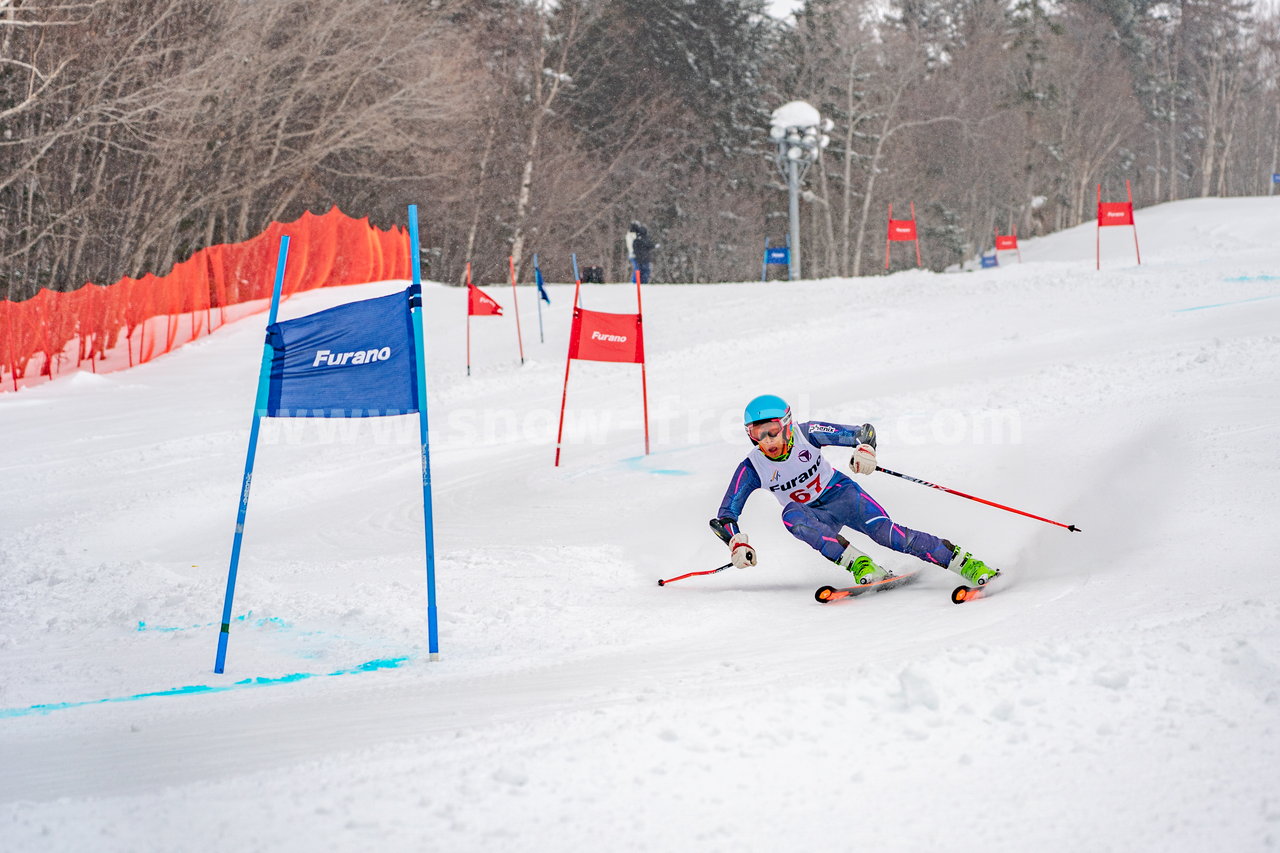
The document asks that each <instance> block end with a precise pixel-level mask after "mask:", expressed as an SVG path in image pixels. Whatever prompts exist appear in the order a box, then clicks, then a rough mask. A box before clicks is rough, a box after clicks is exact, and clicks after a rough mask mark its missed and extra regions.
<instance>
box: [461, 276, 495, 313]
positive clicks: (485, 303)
mask: <svg viewBox="0 0 1280 853" xmlns="http://www.w3.org/2000/svg"><path fill="white" fill-rule="evenodd" d="M467 314H468V315H470V316H473V317H487V316H498V317H501V316H502V306H501V305H499V304H498V303H497V302H496V301H494V299H493V297H492V296H489V295H488V294H487V293H485V292H484V291H482V290H481V289H480V288H478V287H476V286H475V285H474V284H468V285H467Z"/></svg>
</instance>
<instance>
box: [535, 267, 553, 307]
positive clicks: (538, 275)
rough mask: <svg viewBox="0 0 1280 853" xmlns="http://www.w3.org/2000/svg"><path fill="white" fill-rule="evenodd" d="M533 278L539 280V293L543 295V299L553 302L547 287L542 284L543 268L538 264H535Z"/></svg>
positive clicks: (546, 301) (549, 302)
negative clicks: (539, 267)
mask: <svg viewBox="0 0 1280 853" xmlns="http://www.w3.org/2000/svg"><path fill="white" fill-rule="evenodd" d="M533 278H534V280H535V281H537V282H538V295H539V296H541V297H542V301H543V302H545V303H547V304H548V305H550V304H551V297H550V296H547V289H546V288H545V287H543V286H542V270H540V269H538V265H537V264H536V263H535V264H534V265H533Z"/></svg>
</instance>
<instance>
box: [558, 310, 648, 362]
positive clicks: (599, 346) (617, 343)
mask: <svg viewBox="0 0 1280 853" xmlns="http://www.w3.org/2000/svg"><path fill="white" fill-rule="evenodd" d="M569 358H576V359H580V360H581V361H622V362H631V363H633V364H635V363H639V364H643V363H644V336H643V334H641V325H640V315H639V314H606V313H605V312H603V311H586V310H584V309H582V308H575V309H574V310H573V329H572V331H570V333H569Z"/></svg>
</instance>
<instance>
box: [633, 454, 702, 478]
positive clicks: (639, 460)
mask: <svg viewBox="0 0 1280 853" xmlns="http://www.w3.org/2000/svg"><path fill="white" fill-rule="evenodd" d="M648 458H649V457H647V456H631V457H628V458H627V459H623V460H622V461H623V463H624V464H625V465H626V466H627V468H628V469H629V470H631V471H639V472H641V473H642V474H663V475H666V476H668V477H688V476H689V473H690V472H688V471H683V470H681V469H679V468H646V467H644V462H645V460H646V459H648Z"/></svg>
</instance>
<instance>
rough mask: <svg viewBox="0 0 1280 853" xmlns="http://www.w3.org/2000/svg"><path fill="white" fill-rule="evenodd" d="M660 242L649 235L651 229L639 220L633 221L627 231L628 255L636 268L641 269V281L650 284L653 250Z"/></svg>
mask: <svg viewBox="0 0 1280 853" xmlns="http://www.w3.org/2000/svg"><path fill="white" fill-rule="evenodd" d="M658 245H659V244H658V243H655V242H653V240H652V239H651V238H650V237H649V229H647V228H645V227H644V226H643V225H641V224H640V223H639V222H632V223H631V228H630V230H629V231H627V257H629V258H630V259H631V263H632V264H633V265H634V269H636V270H639V271H640V283H641V284H648V283H649V276H650V274H651V273H652V271H653V250H654V249H656V248H658Z"/></svg>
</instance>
